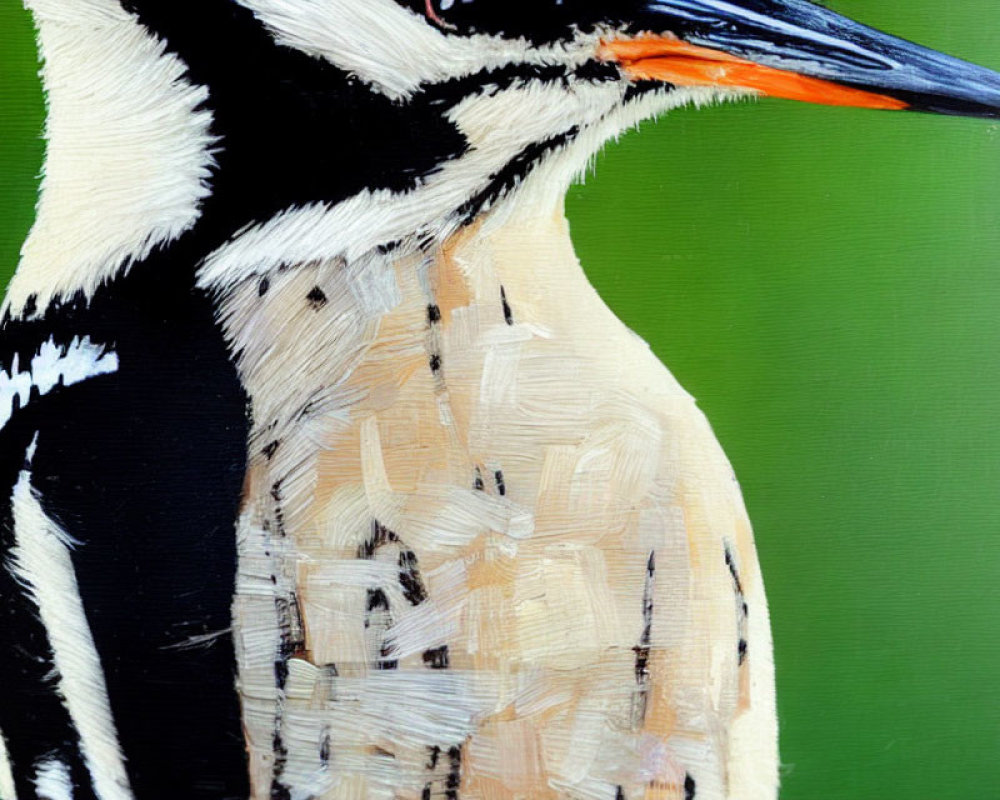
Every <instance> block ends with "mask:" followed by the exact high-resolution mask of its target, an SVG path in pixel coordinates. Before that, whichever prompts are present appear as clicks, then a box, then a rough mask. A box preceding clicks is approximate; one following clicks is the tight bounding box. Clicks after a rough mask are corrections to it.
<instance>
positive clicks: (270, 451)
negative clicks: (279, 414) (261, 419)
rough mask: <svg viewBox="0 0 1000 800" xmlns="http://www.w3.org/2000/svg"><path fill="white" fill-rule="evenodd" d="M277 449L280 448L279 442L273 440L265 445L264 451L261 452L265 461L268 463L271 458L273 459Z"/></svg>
mask: <svg viewBox="0 0 1000 800" xmlns="http://www.w3.org/2000/svg"><path fill="white" fill-rule="evenodd" d="M279 447H281V442H280V440H278V439H275V440H274V441H273V442H271V443H270V444H268V445H265V447H264V449H263V450H262V451H261V452H263V453H264V456H265V457H266V458H267V460H268V461H270V460H271V459H272V458H274V454H275V453H277V452H278V448H279Z"/></svg>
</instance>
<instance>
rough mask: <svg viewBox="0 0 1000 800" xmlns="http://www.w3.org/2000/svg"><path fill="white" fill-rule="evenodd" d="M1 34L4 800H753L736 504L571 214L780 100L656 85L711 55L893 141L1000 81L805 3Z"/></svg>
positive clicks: (483, 8)
mask: <svg viewBox="0 0 1000 800" xmlns="http://www.w3.org/2000/svg"><path fill="white" fill-rule="evenodd" d="M28 5H29V7H30V8H31V10H32V11H33V13H34V14H35V17H36V20H37V22H38V25H39V32H40V45H41V51H42V56H43V58H44V59H45V66H44V73H43V74H44V78H45V81H46V87H47V91H48V97H49V104H50V108H49V121H48V129H47V136H48V141H49V149H48V155H47V161H46V173H45V179H44V184H43V194H42V198H41V202H40V205H39V211H38V220H37V223H36V225H35V228H34V229H33V231H32V233H31V236H30V237H29V239H28V242H27V243H26V245H25V248H24V251H23V258H22V262H21V264H20V266H19V269H18V272H17V275H16V276H15V278H14V280H13V282H12V283H11V286H10V288H9V290H8V294H7V298H6V301H5V306H4V322H3V332H2V339H0V402H2V404H3V405H2V407H0V421H2V423H3V424H2V425H0V456H2V459H0V465H2V470H3V472H2V478H0V486H3V487H4V492H5V496H6V497H8V498H9V502H7V503H5V504H3V506H2V511H0V513H2V515H3V520H2V525H0V557H2V564H0V608H2V614H3V624H2V625H0V692H2V693H3V697H2V701H0V735H2V740H0V744H2V745H3V746H2V747H0V751H2V753H3V756H4V758H3V759H0V767H2V765H3V764H4V763H5V764H7V765H8V766H9V773H10V775H9V779H8V778H7V777H5V774H0V792H3V791H6V792H8V793H10V792H13V796H12V798H7V797H4V798H3V800H13V797H16V798H17V800H31V798H47V800H64V798H78V799H80V798H99V800H129V799H130V798H137V800H156V798H177V797H184V798H192V800H197V799H198V798H203V799H204V800H209V799H211V800H220V799H225V800H229V799H233V800H235V799H236V798H250V797H252V798H272V800H273V799H274V798H297V799H298V798H303V799H304V798H312V797H315V798H332V797H337V798H369V797H370V798H382V797H386V798H389V797H400V798H411V797H412V798H423V797H440V796H444V797H449V798H451V797H458V796H460V794H461V796H462V797H469V798H473V797H491V798H492V797H496V798H500V797H532V798H549V797H553V798H554V797H559V798H562V797H574V798H575V797H586V798H605V797H606V798H618V797H640V796H644V797H656V798H681V797H683V798H694V797H696V796H697V797H698V798H740V800H754V799H755V798H765V797H774V794H775V786H776V775H775V766H776V742H775V719H774V708H773V689H772V674H771V672H772V668H771V663H770V639H769V633H768V630H767V616H766V606H765V602H764V597H763V590H762V587H761V583H760V576H759V571H758V569H757V566H756V559H755V555H754V552H753V545H752V538H751V536H750V533H749V527H748V525H747V523H746V520H745V516H744V513H743V509H742V504H741V501H740V498H739V493H738V490H737V489H736V487H735V484H734V483H733V481H732V478H731V474H730V472H729V469H728V465H727V464H726V462H725V459H724V457H723V456H722V455H721V452H719V451H718V448H717V446H716V445H715V443H714V440H713V439H712V437H711V433H710V431H709V429H708V427H707V424H706V423H705V422H704V420H703V418H702V417H701V416H700V414H698V412H697V411H696V410H695V409H694V407H693V405H692V404H691V403H690V399H689V398H688V397H687V396H686V395H685V394H684V393H683V391H682V390H681V389H680V388H679V387H677V386H676V384H675V383H674V382H673V381H672V379H671V378H670V377H669V375H668V374H666V373H665V372H664V371H663V370H662V368H661V367H659V365H657V364H656V363H655V360H654V359H652V358H651V357H650V356H649V355H648V353H647V352H646V351H645V350H644V349H643V348H642V347H641V346H640V345H638V344H636V342H635V341H634V340H633V339H632V338H630V337H629V336H628V335H627V333H626V332H625V331H624V330H623V329H622V328H621V326H620V325H619V324H618V323H617V321H616V320H614V319H613V317H612V316H611V315H610V313H609V312H607V310H606V309H605V308H604V307H603V305H601V304H600V302H599V300H598V299H597V298H596V297H595V296H593V295H592V294H591V293H590V292H589V287H587V286H586V282H585V281H584V280H583V278H582V275H581V274H580V273H579V268H578V265H577V264H576V262H575V258H574V257H573V254H572V249H571V246H570V245H569V242H568V237H567V231H566V229H565V225H564V223H563V222H562V221H561V217H560V216H559V214H558V210H559V206H560V202H561V198H562V195H563V194H564V192H565V188H566V186H567V185H568V184H569V182H570V181H571V180H572V178H573V176H574V175H575V174H577V172H578V171H579V170H580V169H581V168H583V166H584V165H585V164H586V162H587V160H588V158H589V157H590V156H591V155H592V154H593V153H594V152H595V151H596V150H597V148H599V147H600V146H601V144H602V143H603V142H604V141H605V140H606V139H608V138H609V137H610V136H613V135H615V134H616V133H617V132H619V131H620V130H622V129H623V128H625V127H627V126H629V125H631V124H633V123H635V122H636V121H638V120H640V119H643V118H645V117H647V116H650V115H651V114H654V113H659V112H662V111H665V110H668V109H670V108H672V107H676V106H679V105H682V104H686V103H708V102H714V101H717V100H721V99H726V98H728V97H732V96H742V95H746V94H748V93H752V92H753V91H759V90H761V88H762V87H764V86H765V83H766V81H765V83H762V84H760V85H750V86H740V85H734V84H733V83H732V82H728V83H723V84H722V85H721V86H720V85H713V84H710V83H706V82H704V81H701V82H699V81H698V80H693V81H691V82H690V85H680V83H671V82H670V81H667V80H665V79H664V77H663V76H664V74H667V73H669V74H670V75H676V74H680V73H678V72H677V70H678V69H680V67H681V66H683V67H685V68H687V67H690V66H691V62H695V66H699V65H702V62H701V61H699V59H704V58H705V57H706V56H705V50H706V49H708V50H712V49H713V48H714V49H715V50H725V51H727V52H729V53H731V54H734V56H735V57H738V58H740V59H744V60H746V61H750V62H753V63H756V64H759V65H763V66H764V67H766V68H768V69H770V70H771V72H768V73H761V74H760V75H764V78H761V77H760V75H758V74H757V73H754V75H755V80H756V79H758V78H760V79H761V80H762V81H763V80H765V78H766V79H767V80H770V78H772V77H773V74H772V73H773V72H776V71H778V70H782V71H787V70H789V69H794V70H795V71H797V72H799V73H802V74H804V75H807V76H810V77H811V78H813V79H815V80H817V81H822V82H838V83H841V84H845V85H847V86H849V87H851V88H852V89H856V90H858V92H859V95H858V96H857V97H855V98H854V99H856V100H858V102H861V97H860V94H862V93H864V90H867V95H876V96H877V97H878V98H881V99H880V100H878V101H877V102H880V103H882V104H883V105H884V106H885V107H893V106H892V104H893V103H896V104H897V106H896V107H899V106H908V107H914V108H921V107H922V108H926V109H928V110H936V111H944V112H948V113H974V114H983V115H987V114H994V113H995V109H996V107H997V105H998V101H1000V78H997V77H996V76H993V75H992V74H990V73H986V72H985V71H984V70H979V69H978V68H975V67H972V66H970V65H965V64H962V63H961V62H956V61H953V60H949V59H946V58H945V57H943V56H937V55H936V54H933V53H930V52H929V51H924V50H921V49H919V48H916V47H915V46H913V45H908V44H906V43H901V42H898V41H897V40H891V39H890V38H888V37H882V36H881V35H878V34H875V33H874V32H871V31H869V30H867V29H863V28H860V27H853V28H852V27H849V25H848V23H846V22H844V21H842V20H841V19H840V18H837V17H835V15H833V14H832V13H830V12H826V11H824V10H821V9H817V8H816V7H813V6H809V5H807V4H804V3H801V2H798V0H787V2H757V0H754V2H749V0H745V2H742V3H735V4H730V3H724V2H721V1H719V0H703V1H701V2H693V1H692V2H688V1H687V0H684V1H683V2H682V1H681V0H676V1H675V2H672V1H670V0H648V2H630V3H622V4H618V6H616V7H615V8H609V6H610V5H611V4H609V3H606V2H604V3H601V2H596V0H587V1H586V2H582V1H580V2H553V3H527V2H519V3H496V2H493V3H491V2H487V0H474V2H448V0H445V1H444V2H437V3H429V2H427V1H426V0H412V2H402V1H400V2H396V0H367V2H360V1H359V0H326V1H325V2H312V1H311V0H241V1H240V2H235V1H234V0H197V1H196V0H172V1H171V0H122V2H119V1H118V0H30V2H29V3H28ZM668 32H669V33H670V34H672V35H675V36H677V37H680V38H681V39H682V40H683V41H684V42H685V43H687V44H689V45H691V46H692V47H694V48H702V49H701V50H693V51H690V52H688V51H684V52H683V53H682V54H681V55H680V56H678V55H677V54H676V53H675V52H674V49H671V48H675V45H674V44H673V42H675V41H676V39H674V38H671V37H669V36H665V34H666V33H668ZM635 41H640V42H646V41H654V43H655V42H659V44H658V45H655V46H658V47H660V48H661V50H660V51H656V52H653V53H652V55H649V54H648V53H647V54H646V55H644V56H641V57H636V58H634V59H631V60H630V57H629V58H626V57H625V55H623V53H624V50H622V49H620V48H619V49H617V50H616V49H615V47H614V44H615V43H616V42H619V43H621V42H625V43H626V44H627V43H629V42H635ZM609 43H610V44H609ZM643 46H646V45H643ZM650 46H653V45H650ZM675 49H676V48H675ZM678 57H679V58H681V59H682V60H683V61H684V64H682V65H678V64H677V63H675V62H674V61H672V60H671V59H676V58H678ZM699 68H700V66H699ZM724 71H725V69H724V68H723V72H724ZM650 76H652V77H650ZM653 78H659V79H658V80H654V79H653ZM768 85H770V84H768ZM810 86H811V87H812V89H813V90H816V91H818V89H817V88H816V87H817V86H818V84H810ZM6 772H7V770H5V769H0V773H6ZM6 783H11V784H12V785H11V786H6Z"/></svg>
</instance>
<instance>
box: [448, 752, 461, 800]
mask: <svg viewBox="0 0 1000 800" xmlns="http://www.w3.org/2000/svg"><path fill="white" fill-rule="evenodd" d="M461 786H462V748H461V747H452V748H450V749H449V750H448V778H447V779H446V781H445V793H444V796H445V798H447V800H458V790H459V789H460V788H461Z"/></svg>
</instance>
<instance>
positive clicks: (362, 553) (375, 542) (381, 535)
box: [358, 521, 399, 558]
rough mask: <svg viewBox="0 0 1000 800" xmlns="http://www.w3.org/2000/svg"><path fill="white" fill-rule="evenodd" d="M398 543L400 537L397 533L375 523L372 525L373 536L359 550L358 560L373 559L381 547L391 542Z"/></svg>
mask: <svg viewBox="0 0 1000 800" xmlns="http://www.w3.org/2000/svg"><path fill="white" fill-rule="evenodd" d="M398 541H399V537H398V536H396V534H395V533H393V532H392V531H391V530H389V529H388V528H387V527H385V525H383V524H381V523H380V522H378V521H375V522H373V523H372V532H371V536H369V537H368V538H367V539H366V540H365V541H364V542H363V543H362V544H361V546H360V547H359V548H358V558H372V557H374V555H375V552H376V551H377V550H378V549H379V548H380V547H383V546H384V545H386V544H389V543H390V542H398Z"/></svg>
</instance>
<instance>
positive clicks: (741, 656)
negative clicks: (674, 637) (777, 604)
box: [725, 544, 750, 666]
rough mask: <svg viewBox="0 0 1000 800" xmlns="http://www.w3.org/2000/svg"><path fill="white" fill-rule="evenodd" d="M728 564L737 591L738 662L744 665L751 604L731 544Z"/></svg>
mask: <svg viewBox="0 0 1000 800" xmlns="http://www.w3.org/2000/svg"><path fill="white" fill-rule="evenodd" d="M725 554H726V566H727V567H728V568H729V575H730V577H731V578H732V579H733V591H734V592H735V593H736V625H737V629H738V631H739V641H738V642H737V645H736V652H737V657H738V663H739V664H740V665H741V666H742V665H743V664H744V663H745V662H746V660H747V653H748V650H749V644H748V642H747V633H748V632H747V626H748V618H749V615H750V606H748V605H747V602H746V598H745V597H744V596H743V582H742V580H740V573H739V569H738V568H737V566H736V558H735V557H734V556H733V552H732V550H730V549H729V545H728V544H727V545H725Z"/></svg>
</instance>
